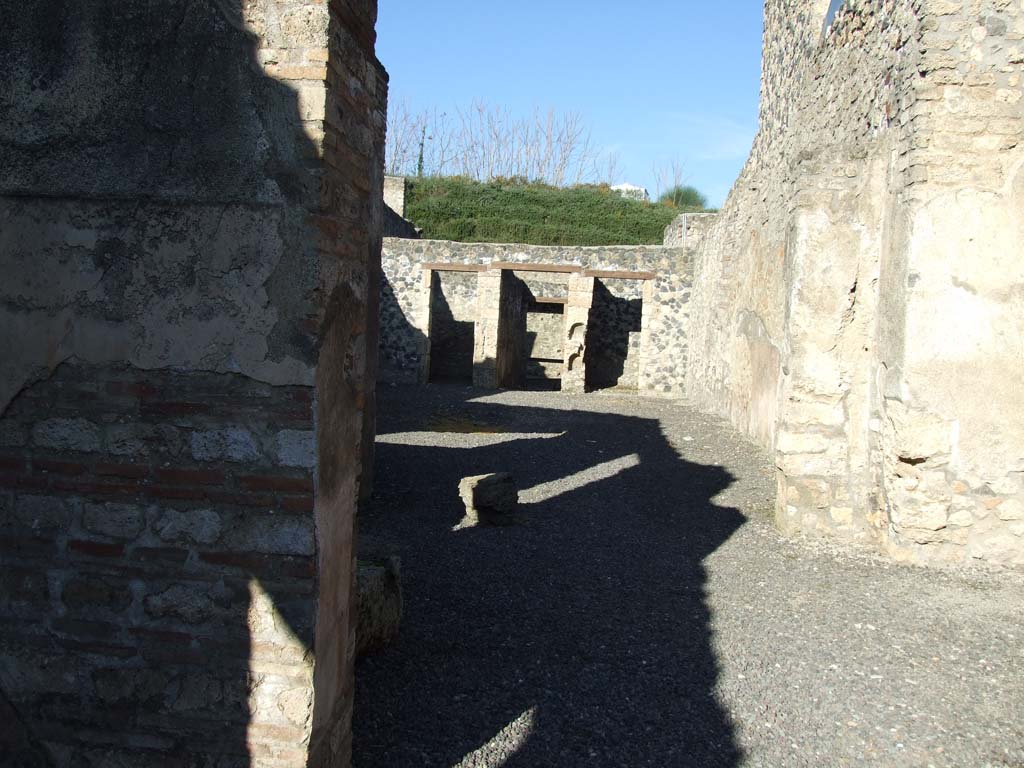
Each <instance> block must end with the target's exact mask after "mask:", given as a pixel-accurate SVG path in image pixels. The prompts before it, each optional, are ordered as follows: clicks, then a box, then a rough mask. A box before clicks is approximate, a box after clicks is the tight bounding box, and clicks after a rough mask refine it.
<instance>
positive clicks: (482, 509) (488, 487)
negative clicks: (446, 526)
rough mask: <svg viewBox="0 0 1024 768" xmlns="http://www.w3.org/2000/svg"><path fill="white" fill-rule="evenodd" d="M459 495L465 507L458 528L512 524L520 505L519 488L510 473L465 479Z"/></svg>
mask: <svg viewBox="0 0 1024 768" xmlns="http://www.w3.org/2000/svg"><path fill="white" fill-rule="evenodd" d="M459 497H460V498H461V499H462V503H463V504H464V505H465V507H466V515H465V517H464V518H463V519H462V522H461V523H459V526H458V527H459V528H470V527H472V526H475V525H510V524H511V523H512V522H514V518H513V515H514V514H515V512H516V510H517V509H518V508H519V491H518V490H516V486H515V483H514V482H513V480H512V475H510V474H509V473H507V472H496V473H493V474H489V475H476V476H474V477H466V478H463V479H462V481H461V482H460V483H459Z"/></svg>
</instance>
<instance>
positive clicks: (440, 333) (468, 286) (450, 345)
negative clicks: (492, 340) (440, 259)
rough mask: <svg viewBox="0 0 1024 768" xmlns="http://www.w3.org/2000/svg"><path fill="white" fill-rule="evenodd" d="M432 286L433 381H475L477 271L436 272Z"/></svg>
mask: <svg viewBox="0 0 1024 768" xmlns="http://www.w3.org/2000/svg"><path fill="white" fill-rule="evenodd" d="M432 274H433V276H432V278H431V285H430V381H431V382H457V383H465V384H468V383H470V382H472V381H473V329H474V324H475V323H476V296H477V273H476V272H469V271H454V270H444V271H440V270H437V271H434V272H433V273H432Z"/></svg>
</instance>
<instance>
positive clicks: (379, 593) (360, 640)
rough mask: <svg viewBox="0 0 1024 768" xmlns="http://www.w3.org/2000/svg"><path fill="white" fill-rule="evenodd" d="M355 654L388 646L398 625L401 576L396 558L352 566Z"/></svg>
mask: <svg viewBox="0 0 1024 768" xmlns="http://www.w3.org/2000/svg"><path fill="white" fill-rule="evenodd" d="M356 590H357V593H358V594H357V597H356V610H357V614H358V616H357V620H356V655H357V656H362V655H364V654H366V653H370V652H371V651H375V650H378V649H380V648H383V647H385V646H387V645H389V644H390V643H391V642H393V641H394V639H395V638H396V637H397V636H398V631H399V628H400V625H401V622H402V575H401V563H400V562H399V560H398V558H397V557H389V558H383V559H374V560H365V561H364V560H360V561H359V563H358V564H357V567H356Z"/></svg>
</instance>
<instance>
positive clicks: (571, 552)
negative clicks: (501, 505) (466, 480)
mask: <svg viewBox="0 0 1024 768" xmlns="http://www.w3.org/2000/svg"><path fill="white" fill-rule="evenodd" d="M484 394H486V393H483V392H479V391H474V390H471V389H466V388H452V387H443V388H442V387H428V388H420V389H416V388H401V389H391V390H385V391H383V392H382V393H381V408H380V414H381V416H380V426H381V433H382V434H383V435H385V436H386V437H385V438H384V439H383V440H381V442H380V444H379V445H378V460H377V473H378V478H379V481H378V484H377V488H378V489H379V490H378V492H377V493H376V494H375V496H374V497H373V499H372V500H371V501H370V503H369V505H368V507H367V508H366V510H365V513H364V514H363V519H362V521H361V532H362V533H363V534H365V535H366V536H367V537H368V538H371V537H372V538H374V539H376V540H377V541H378V542H380V541H381V540H386V541H387V542H389V543H390V544H391V545H392V546H393V547H394V549H395V551H396V552H397V553H398V554H399V555H400V556H401V558H402V563H403V588H404V590H405V604H406V616H405V619H404V622H403V626H402V631H401V635H400V639H399V640H398V641H397V643H396V644H395V645H394V646H393V647H392V648H390V649H388V650H386V651H383V652H381V653H379V654H377V655H375V656H371V657H368V658H366V659H364V660H363V661H362V662H360V664H359V666H358V668H357V673H356V685H357V691H356V712H355V725H354V732H355V734H354V735H355V761H356V764H358V765H359V766H360V768H372V767H373V766H382V767H383V766H387V767H388V768H392V767H394V766H411V765H425V766H448V765H455V764H458V763H459V762H460V761H461V760H463V758H465V757H466V756H467V755H469V754H471V753H472V752H473V751H474V750H477V749H479V748H481V747H482V746H483V745H485V744H487V743H488V742H489V741H490V740H492V739H494V738H495V736H496V735H498V734H499V733H500V732H502V730H503V729H506V727H507V726H509V725H510V723H513V721H516V720H517V719H518V718H523V716H524V714H525V713H529V714H527V715H526V718H525V719H529V720H530V722H531V723H532V725H531V727H530V728H529V729H523V732H521V733H518V734H517V735H511V736H510V737H509V738H507V739H506V740H505V741H506V744H507V746H508V747H509V752H508V754H507V756H506V757H505V758H504V760H501V759H498V753H497V752H495V753H494V755H492V757H490V758H489V760H488V761H486V762H484V761H481V762H478V763H475V764H480V765H483V764H487V765H504V766H515V767H519V766H522V767H523V768H526V767H527V766H549V765H550V766H581V765H586V766H609V767H611V766H615V767H616V768H619V767H621V766H647V765H650V766H733V765H736V764H738V762H739V759H740V756H741V755H740V752H739V749H738V747H737V746H736V743H735V739H734V734H733V727H732V724H731V722H730V720H729V718H728V716H727V715H726V714H725V713H724V712H723V710H722V709H721V707H720V706H719V704H718V702H717V701H716V699H715V696H714V688H715V683H716V680H717V676H718V669H717V663H716V660H715V655H714V651H713V649H712V646H711V638H710V636H709V629H708V620H709V614H708V608H707V606H706V604H705V598H704V584H705V581H706V575H705V571H704V567H703V565H702V562H703V560H704V558H706V557H707V556H708V555H709V554H710V553H712V552H714V551H715V549H716V548H717V547H718V546H719V545H721V544H722V543H723V542H724V541H726V540H727V539H728V538H729V537H730V536H731V534H732V533H733V532H734V531H735V530H736V529H737V528H738V527H739V526H741V525H742V524H743V522H744V519H745V518H744V517H743V516H742V515H741V514H740V513H739V512H738V511H736V510H734V509H729V508H721V507H717V506H715V505H714V504H713V502H712V501H711V499H712V498H713V497H714V496H715V495H716V494H717V493H719V492H720V491H722V490H723V489H725V488H726V487H728V486H729V485H730V483H731V482H732V480H733V478H732V476H731V475H730V474H729V473H728V472H727V471H725V470H724V469H722V468H720V467H713V466H701V465H697V464H693V463H690V462H687V461H684V460H682V459H681V458H680V457H679V455H678V454H677V452H676V451H675V450H674V449H673V448H672V446H671V445H670V444H669V443H668V441H667V440H666V438H665V436H664V435H663V434H662V431H661V428H660V425H659V423H658V421H657V420H654V419H645V418H636V417H629V416H622V415H617V414H614V413H598V412H587V411H572V410H559V409H557V408H526V407H511V406H506V405H501V404H496V403H477V402H471V400H472V398H475V397H480V396H482V395H484ZM539 397H541V398H549V399H548V400H547V402H550V403H557V402H559V401H558V400H557V399H556V398H558V397H559V396H558V395H540V396H539ZM439 413H440V414H444V415H446V417H447V418H449V420H451V419H453V418H454V419H462V420H463V421H464V422H465V423H467V424H475V425H477V426H478V428H479V429H480V431H485V430H492V431H493V430H502V429H504V430H506V431H507V432H509V433H546V434H548V435H552V434H554V435H557V436H554V437H548V438H542V437H527V438H519V439H512V438H510V439H509V441H506V442H501V443H499V444H494V445H488V446H486V447H478V448H471V449H469V448H458V447H451V446H452V445H453V440H454V438H456V437H457V436H454V435H447V436H446V435H444V434H441V433H437V434H434V435H432V436H428V439H427V440H424V441H422V442H424V443H426V444H424V445H422V446H417V447H413V446H409V445H401V444H396V441H397V440H398V439H400V438H398V437H396V433H399V432H405V431H421V430H425V429H426V427H425V426H424V424H426V423H429V422H430V421H431V418H432V417H433V416H436V415H437V414H439ZM389 433H391V435H390V436H387V435H388V434H389ZM501 437H502V436H501V435H500V434H499V435H497V436H494V435H492V436H491V437H489V438H488V437H481V438H480V439H481V440H497V439H501ZM446 445H447V446H448V447H446ZM631 457H632V458H631ZM611 462H615V463H614V464H612V463H611ZM596 467H603V468H605V469H606V470H608V471H609V472H611V471H614V470H615V468H616V467H618V468H619V471H618V473H617V474H611V475H610V476H608V477H605V478H604V479H599V480H596V481H592V482H589V483H588V484H580V483H579V482H570V483H569V485H572V486H575V487H566V488H564V489H560V488H554V489H552V491H553V492H557V491H559V490H561V491H563V492H561V493H559V494H558V495H552V494H551V493H549V494H547V495H548V496H549V498H547V499H545V500H542V501H538V502H537V503H534V504H528V505H524V506H522V508H521V522H520V524H518V525H515V526H513V527H509V528H471V529H463V530H458V531H453V530H452V527H453V526H455V525H456V524H457V523H458V522H459V521H460V519H461V517H462V507H461V503H460V501H459V499H458V493H457V485H458V481H459V479H460V478H462V477H464V476H468V475H474V474H481V473H486V472H491V471H505V470H507V471H512V472H513V473H514V474H515V478H516V481H517V485H518V487H519V488H520V489H530V488H534V487H535V486H538V485H541V484H544V483H550V482H552V481H557V480H559V479H561V478H569V477H571V476H573V475H576V473H580V472H583V471H585V470H591V469H593V468H596ZM606 474H607V473H606ZM512 730H514V728H513V729H512Z"/></svg>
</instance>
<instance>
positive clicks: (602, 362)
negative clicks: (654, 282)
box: [586, 278, 644, 391]
mask: <svg viewBox="0 0 1024 768" xmlns="http://www.w3.org/2000/svg"><path fill="white" fill-rule="evenodd" d="M643 285H644V284H643V281H641V280H631V279H616V278H602V279H599V280H595V281H594V303H593V305H592V307H591V309H590V319H589V324H588V327H587V347H586V366H587V367H586V370H587V389H588V390H589V391H593V390H599V389H613V388H614V389H626V390H636V389H637V388H638V387H639V381H640V339H641V333H640V329H641V323H642V318H643Z"/></svg>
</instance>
